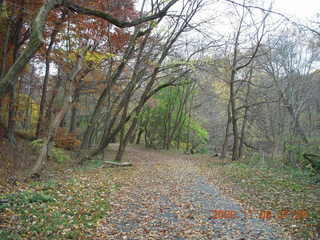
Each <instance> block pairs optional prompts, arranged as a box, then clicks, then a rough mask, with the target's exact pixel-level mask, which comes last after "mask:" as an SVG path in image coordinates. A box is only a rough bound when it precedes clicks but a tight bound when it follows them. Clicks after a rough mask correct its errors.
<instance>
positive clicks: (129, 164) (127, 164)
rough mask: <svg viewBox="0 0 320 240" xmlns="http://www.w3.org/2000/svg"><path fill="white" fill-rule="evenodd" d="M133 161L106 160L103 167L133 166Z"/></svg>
mask: <svg viewBox="0 0 320 240" xmlns="http://www.w3.org/2000/svg"><path fill="white" fill-rule="evenodd" d="M131 166H132V163H130V162H112V161H104V164H103V167H131Z"/></svg>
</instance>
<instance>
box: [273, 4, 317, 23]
mask: <svg viewBox="0 0 320 240" xmlns="http://www.w3.org/2000/svg"><path fill="white" fill-rule="evenodd" d="M273 8H274V10H277V11H279V12H281V13H283V14H285V15H289V16H294V17H299V18H302V19H308V18H309V19H310V18H312V17H313V16H315V14H316V13H319V14H320V0H274V7H273Z"/></svg>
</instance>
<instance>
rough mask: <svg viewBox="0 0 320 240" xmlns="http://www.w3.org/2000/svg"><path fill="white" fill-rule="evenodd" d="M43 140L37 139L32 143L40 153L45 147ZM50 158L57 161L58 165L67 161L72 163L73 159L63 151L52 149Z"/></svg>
mask: <svg viewBox="0 0 320 240" xmlns="http://www.w3.org/2000/svg"><path fill="white" fill-rule="evenodd" d="M43 144H44V141H43V139H37V140H34V141H32V142H31V145H32V146H33V147H34V148H35V149H36V150H37V151H39V150H40V149H41V148H42V147H43ZM49 156H50V157H52V158H53V159H54V160H56V161H57V162H58V163H63V162H65V161H71V158H70V156H69V155H68V154H66V153H65V151H64V150H63V149H60V148H56V147H51V148H50V152H49Z"/></svg>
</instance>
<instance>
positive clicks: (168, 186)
mask: <svg viewBox="0 0 320 240" xmlns="http://www.w3.org/2000/svg"><path fill="white" fill-rule="evenodd" d="M127 157H128V159H130V160H132V161H133V163H134V164H135V167H134V169H133V170H130V169H116V170H115V171H113V172H114V173H113V184H114V186H116V187H117V186H119V189H117V190H115V191H113V192H112V193H111V195H110V197H111V206H112V207H111V210H110V212H109V216H108V217H107V219H106V221H105V222H104V223H103V224H102V225H101V227H100V229H99V237H98V238H97V239H110V240H111V239H132V240H133V239H180V240H182V239H232V240H244V239H246V240H249V239H265V240H269V239H270V240H271V239H275V240H276V239H285V238H283V237H281V235H280V230H279V228H278V226H277V225H274V224H273V225H271V223H270V222H268V221H265V220H262V219H260V218H258V217H257V216H256V217H250V216H249V215H248V214H247V212H245V210H244V209H242V208H241V206H240V205H239V204H238V203H237V202H236V201H234V200H232V199H230V198H228V197H226V196H224V195H223V194H222V193H221V192H220V191H219V190H218V188H217V186H214V185H212V184H210V183H208V182H207V181H206V178H205V177H203V176H202V175H201V173H200V169H199V167H198V166H197V163H196V162H195V161H194V160H192V159H191V158H190V157H188V156H181V155H176V154H168V153H159V152H155V151H146V150H141V149H140V150H139V149H134V148H131V149H128V152H127ZM221 213H222V214H224V215H218V214H221Z"/></svg>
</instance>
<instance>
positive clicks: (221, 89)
mask: <svg viewBox="0 0 320 240" xmlns="http://www.w3.org/2000/svg"><path fill="white" fill-rule="evenodd" d="M213 88H214V91H215V92H216V93H217V94H218V95H219V97H220V98H221V100H223V101H229V96H230V92H229V86H228V84H227V83H225V82H223V81H215V82H214V83H213Z"/></svg>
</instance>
